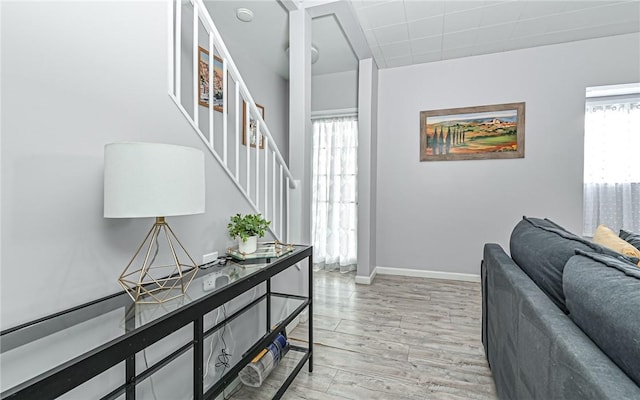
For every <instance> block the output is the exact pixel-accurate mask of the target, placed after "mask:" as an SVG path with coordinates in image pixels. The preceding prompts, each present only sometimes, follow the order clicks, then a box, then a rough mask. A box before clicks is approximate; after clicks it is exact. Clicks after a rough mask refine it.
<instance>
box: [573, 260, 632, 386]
mask: <svg viewBox="0 0 640 400" xmlns="http://www.w3.org/2000/svg"><path fill="white" fill-rule="evenodd" d="M563 287H564V294H565V296H566V306H567V308H568V309H569V316H570V317H571V319H572V320H573V321H574V322H575V323H576V325H578V326H579V327H580V329H582V331H583V332H585V333H586V334H587V336H589V338H591V340H593V342H594V343H595V344H596V345H597V346H598V347H600V349H601V350H602V351H603V352H604V353H606V354H607V355H608V356H609V358H611V360H612V361H613V362H614V363H616V364H617V365H618V366H619V367H620V369H622V370H623V371H624V372H625V373H626V374H627V375H628V376H629V377H630V378H631V379H632V380H633V381H634V382H635V383H636V384H637V385H640V269H638V267H636V266H635V265H633V264H631V263H628V262H625V261H623V260H620V259H619V258H615V257H611V256H607V255H603V254H596V253H588V252H581V251H580V252H579V254H578V255H576V256H573V257H571V259H569V261H568V262H567V264H566V266H565V268H564V280H563Z"/></svg>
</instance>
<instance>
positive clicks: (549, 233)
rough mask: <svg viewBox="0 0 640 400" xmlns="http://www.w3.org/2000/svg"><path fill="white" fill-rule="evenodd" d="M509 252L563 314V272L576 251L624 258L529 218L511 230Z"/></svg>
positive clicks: (551, 224)
mask: <svg viewBox="0 0 640 400" xmlns="http://www.w3.org/2000/svg"><path fill="white" fill-rule="evenodd" d="M510 250H511V258H513V260H514V261H515V262H516V263H517V264H518V266H519V267H520V268H521V269H522V270H523V271H524V272H525V273H526V274H527V275H529V277H530V278H531V279H532V280H533V281H534V282H535V283H536V285H538V287H539V288H540V289H542V291H543V292H544V293H545V294H546V295H547V296H549V298H550V299H551V301H553V302H554V303H555V304H556V305H557V306H558V307H559V308H560V309H561V310H562V311H563V312H564V313H565V314H566V313H567V312H568V310H567V307H566V306H565V299H564V292H563V289H562V271H563V269H564V265H565V263H566V262H567V261H568V260H569V258H571V257H573V256H574V255H575V252H576V250H582V251H588V252H589V251H590V252H597V253H602V254H609V255H612V256H619V257H624V256H622V255H621V254H618V253H616V252H614V251H613V250H609V249H607V248H605V247H602V246H600V245H597V244H595V243H592V242H590V241H588V240H586V239H584V238H581V237H579V236H577V235H575V234H573V233H571V232H569V231H567V230H566V229H564V228H563V227H561V226H560V225H558V224H556V223H555V222H553V221H550V220H548V219H540V218H528V217H523V219H522V221H520V222H519V223H518V224H517V225H516V227H515V228H514V229H513V232H512V233H511V240H510ZM637 262H638V259H637V258H636V259H635V263H637Z"/></svg>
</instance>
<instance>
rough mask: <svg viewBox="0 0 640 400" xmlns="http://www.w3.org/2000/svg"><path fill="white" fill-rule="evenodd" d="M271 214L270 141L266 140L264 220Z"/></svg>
mask: <svg viewBox="0 0 640 400" xmlns="http://www.w3.org/2000/svg"><path fill="white" fill-rule="evenodd" d="M268 214H269V141H268V138H266V137H265V138H264V218H265V219H267V215H268Z"/></svg>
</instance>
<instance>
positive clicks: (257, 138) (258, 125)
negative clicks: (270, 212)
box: [256, 117, 260, 209]
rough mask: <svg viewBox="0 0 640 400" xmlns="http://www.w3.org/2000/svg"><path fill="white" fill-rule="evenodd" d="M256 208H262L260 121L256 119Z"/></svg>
mask: <svg viewBox="0 0 640 400" xmlns="http://www.w3.org/2000/svg"><path fill="white" fill-rule="evenodd" d="M256 207H258V209H259V208H260V121H258V118H257V117H256Z"/></svg>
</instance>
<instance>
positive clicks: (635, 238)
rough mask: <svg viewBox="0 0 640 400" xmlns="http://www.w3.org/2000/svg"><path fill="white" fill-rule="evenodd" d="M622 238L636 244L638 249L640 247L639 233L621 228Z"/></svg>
mask: <svg viewBox="0 0 640 400" xmlns="http://www.w3.org/2000/svg"><path fill="white" fill-rule="evenodd" d="M620 238H621V239H623V240H624V241H626V242H627V243H629V244H630V245H632V246H634V247H635V248H636V249H637V248H640V235H638V234H637V233H633V232H629V231H625V230H624V229H620Z"/></svg>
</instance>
